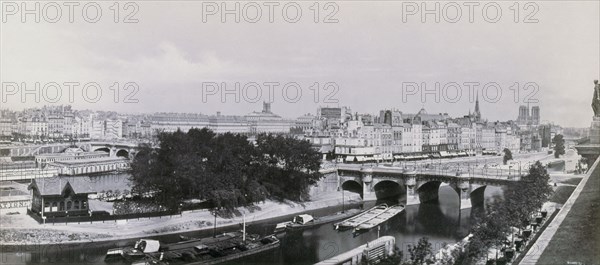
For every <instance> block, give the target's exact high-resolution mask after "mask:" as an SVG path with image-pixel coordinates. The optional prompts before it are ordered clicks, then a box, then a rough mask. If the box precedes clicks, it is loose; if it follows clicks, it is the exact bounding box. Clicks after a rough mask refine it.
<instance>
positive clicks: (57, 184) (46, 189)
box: [28, 177, 96, 196]
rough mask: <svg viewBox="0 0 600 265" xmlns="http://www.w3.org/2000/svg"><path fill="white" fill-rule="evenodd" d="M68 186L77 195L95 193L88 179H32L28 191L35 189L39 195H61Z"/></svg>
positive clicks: (91, 182)
mask: <svg viewBox="0 0 600 265" xmlns="http://www.w3.org/2000/svg"><path fill="white" fill-rule="evenodd" d="M67 185H69V186H70V187H71V189H72V190H73V192H75V193H78V194H85V193H96V191H95V190H94V189H93V187H92V186H93V181H92V180H91V179H90V178H89V177H51V178H38V179H34V180H33V181H32V182H31V184H30V185H29V188H28V189H36V190H38V191H39V192H40V194H41V195H43V196H46V195H61V194H63V191H64V189H65V188H66V187H67Z"/></svg>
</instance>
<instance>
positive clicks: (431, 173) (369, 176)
mask: <svg viewBox="0 0 600 265" xmlns="http://www.w3.org/2000/svg"><path fill="white" fill-rule="evenodd" d="M507 167H508V166H507ZM334 168H335V169H334V170H335V171H337V177H338V187H339V188H342V189H345V190H350V191H355V192H358V193H360V194H361V195H362V197H363V199H364V200H376V199H380V198H385V197H391V196H396V195H400V194H405V195H406V197H407V201H406V205H415V204H419V203H421V202H428V201H436V200H437V199H438V191H439V187H440V186H441V185H448V186H450V187H451V188H452V189H454V190H455V191H456V193H457V195H458V198H459V200H460V209H465V208H470V207H471V206H472V205H473V204H480V203H483V195H484V192H485V188H486V186H487V185H490V184H503V183H507V182H511V181H518V180H520V179H521V175H522V174H525V173H526V171H527V170H526V168H528V166H527V167H525V166H522V165H519V164H514V165H513V166H512V167H509V168H499V167H489V166H487V165H483V166H482V165H478V164H477V163H466V162H463V163H438V164H425V163H419V164H416V163H415V164H413V165H411V163H407V164H405V165H404V167H399V166H393V165H389V164H388V165H375V164H370V165H360V164H338V165H336V166H335V167H334ZM332 170H333V169H328V170H327V169H324V170H323V172H325V171H332Z"/></svg>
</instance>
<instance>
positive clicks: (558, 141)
mask: <svg viewBox="0 0 600 265" xmlns="http://www.w3.org/2000/svg"><path fill="white" fill-rule="evenodd" d="M552 144H554V157H555V158H558V157H559V156H560V155H564V154H565V139H564V138H563V136H562V134H557V135H555V136H554V138H552Z"/></svg>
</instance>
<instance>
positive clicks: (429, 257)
mask: <svg viewBox="0 0 600 265" xmlns="http://www.w3.org/2000/svg"><path fill="white" fill-rule="evenodd" d="M408 253H409V256H410V262H409V264H412V265H421V264H433V262H434V261H433V258H434V256H433V250H432V247H431V243H429V239H428V238H426V237H422V238H421V239H419V242H417V244H416V245H415V246H411V245H409V246H408Z"/></svg>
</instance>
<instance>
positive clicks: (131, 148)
mask: <svg viewBox="0 0 600 265" xmlns="http://www.w3.org/2000/svg"><path fill="white" fill-rule="evenodd" d="M77 146H78V147H79V148H81V149H82V150H84V151H86V152H93V151H104V152H107V153H109V154H110V156H111V157H116V156H122V157H127V158H129V159H133V158H134V157H135V155H136V154H137V152H138V144H137V143H126V142H87V143H81V144H78V145H77Z"/></svg>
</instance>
